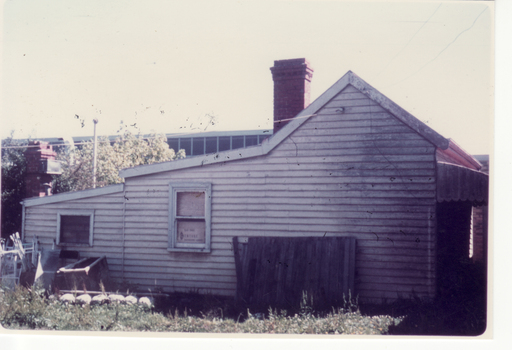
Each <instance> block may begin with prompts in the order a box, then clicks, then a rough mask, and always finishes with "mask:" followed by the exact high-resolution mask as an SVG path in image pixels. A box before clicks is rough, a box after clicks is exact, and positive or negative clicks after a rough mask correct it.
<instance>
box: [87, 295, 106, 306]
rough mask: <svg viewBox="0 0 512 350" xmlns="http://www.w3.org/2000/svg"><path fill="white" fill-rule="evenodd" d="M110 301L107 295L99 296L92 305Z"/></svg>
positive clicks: (93, 299)
mask: <svg viewBox="0 0 512 350" xmlns="http://www.w3.org/2000/svg"><path fill="white" fill-rule="evenodd" d="M109 300H110V299H109V298H108V297H107V296H106V295H105V294H98V295H95V296H94V297H93V298H92V300H91V304H103V303H107V302H108V301H109Z"/></svg>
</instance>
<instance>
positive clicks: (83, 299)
mask: <svg viewBox="0 0 512 350" xmlns="http://www.w3.org/2000/svg"><path fill="white" fill-rule="evenodd" d="M91 299H92V298H91V296H90V295H89V294H82V295H80V296H78V297H76V302H77V303H80V304H90V303H91Z"/></svg>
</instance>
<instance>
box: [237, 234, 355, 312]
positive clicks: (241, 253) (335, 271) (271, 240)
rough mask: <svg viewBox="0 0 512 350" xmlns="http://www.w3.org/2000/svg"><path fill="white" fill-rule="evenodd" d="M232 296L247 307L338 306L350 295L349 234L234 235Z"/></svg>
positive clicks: (352, 246)
mask: <svg viewBox="0 0 512 350" xmlns="http://www.w3.org/2000/svg"><path fill="white" fill-rule="evenodd" d="M233 246H234V253H235V263H236V275H237V301H238V302H241V303H244V304H245V305H251V306H260V307H264V306H267V307H268V306H269V305H271V306H275V307H286V308H288V307H298V306H299V305H300V302H301V301H302V298H303V296H304V294H303V293H307V296H308V302H311V300H310V299H311V298H313V304H314V305H313V306H317V307H318V306H320V307H325V306H330V305H341V304H342V303H343V300H344V299H346V300H348V296H349V291H350V292H351V295H352V296H354V295H355V292H354V273H355V247H356V239H355V238H353V237H250V238H248V240H247V243H240V242H239V239H238V237H233Z"/></svg>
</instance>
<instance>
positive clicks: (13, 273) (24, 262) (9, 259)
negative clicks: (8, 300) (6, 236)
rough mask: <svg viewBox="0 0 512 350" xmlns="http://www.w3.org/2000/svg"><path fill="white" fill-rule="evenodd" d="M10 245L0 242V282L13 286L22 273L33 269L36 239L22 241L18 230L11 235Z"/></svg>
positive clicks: (9, 286) (35, 256) (18, 281)
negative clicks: (27, 241)
mask: <svg viewBox="0 0 512 350" xmlns="http://www.w3.org/2000/svg"><path fill="white" fill-rule="evenodd" d="M10 240H11V242H12V245H8V244H7V243H8V242H6V241H4V240H2V242H0V284H1V285H2V286H3V287H8V288H13V287H14V286H15V285H18V284H20V279H21V276H22V273H29V272H31V271H34V269H35V265H36V263H37V257H38V241H37V237H34V239H33V240H32V242H30V243H23V242H22V241H21V238H20V234H19V233H18V232H16V233H14V234H12V235H11V237H10Z"/></svg>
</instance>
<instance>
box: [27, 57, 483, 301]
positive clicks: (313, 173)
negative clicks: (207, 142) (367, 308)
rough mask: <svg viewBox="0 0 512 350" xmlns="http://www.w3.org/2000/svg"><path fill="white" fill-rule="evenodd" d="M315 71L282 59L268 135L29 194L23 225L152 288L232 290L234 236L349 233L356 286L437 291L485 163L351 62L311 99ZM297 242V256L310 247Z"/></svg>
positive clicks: (464, 247) (383, 292) (378, 296)
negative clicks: (103, 183) (78, 186)
mask: <svg viewBox="0 0 512 350" xmlns="http://www.w3.org/2000/svg"><path fill="white" fill-rule="evenodd" d="M312 74H313V70H312V69H311V68H310V66H309V64H308V62H307V61H306V60H304V59H294V60H285V61H276V62H275V65H274V67H273V68H272V75H273V78H274V110H275V123H276V126H277V127H276V130H275V131H274V134H273V136H272V137H270V138H268V139H266V140H264V141H263V142H262V143H261V145H255V146H250V147H247V148H244V149H238V150H228V151H223V152H215V153H211V154H207V155H205V156H199V157H192V158H188V159H183V160H179V161H174V162H166V163H159V164H153V165H146V166H140V167H135V168H130V169H124V170H122V171H121V172H120V175H121V176H122V177H124V179H125V183H124V184H119V185H114V186H108V187H104V188H97V189H92V190H85V191H79V192H72V193H64V194H58V195H54V196H50V197H42V198H30V199H26V200H25V201H24V202H23V206H24V221H23V236H24V238H25V239H31V238H32V237H33V236H34V235H37V236H38V238H39V241H40V244H41V245H42V246H44V247H46V248H47V249H51V247H52V245H53V244H55V246H56V247H57V248H58V249H66V250H68V249H69V250H78V251H80V254H81V256H101V255H106V256H107V259H108V264H109V267H110V271H111V275H112V276H113V277H115V278H118V279H124V280H126V281H129V282H131V283H137V284H139V286H140V287H141V288H144V289H152V290H154V289H155V288H161V289H163V290H164V291H190V290H194V291H197V290H198V291H200V292H208V293H212V294H216V295H229V296H233V295H235V293H236V291H237V266H236V264H235V255H236V254H235V252H239V250H238V249H233V248H234V241H233V237H237V240H236V241H239V242H242V243H244V242H250V239H251V237H316V238H318V239H319V238H324V237H325V238H327V237H346V238H350V239H351V240H352V241H351V242H354V243H353V245H352V246H350V249H349V248H347V249H348V250H347V252H348V251H349V250H350V251H351V254H352V256H353V258H354V263H353V264H352V265H350V266H348V265H344V267H343V268H341V269H340V271H338V272H336V273H339V274H343V273H350V271H353V275H352V277H351V278H352V281H351V285H352V287H351V289H352V290H351V292H352V294H357V295H359V298H360V300H373V301H382V300H383V299H387V300H393V299H396V298H399V297H409V296H411V295H413V294H414V295H417V296H419V297H434V296H435V295H436V293H437V291H438V288H439V286H440V284H441V283H440V279H441V276H442V275H443V274H444V273H445V272H446V271H447V270H449V269H451V268H452V265H453V264H456V262H457V261H459V260H460V259H463V258H465V257H467V256H468V252H469V232H470V228H469V227H470V215H471V208H472V206H476V205H481V204H484V203H486V201H487V191H488V190H487V188H488V177H487V175H486V174H483V173H481V172H480V171H479V169H480V168H481V165H480V163H479V162H478V161H477V160H476V159H474V158H473V157H471V156H470V155H469V154H467V153H466V152H465V151H464V150H462V149H461V148H460V147H459V146H457V144H456V143H455V142H454V141H452V140H450V139H446V138H444V137H443V136H441V135H439V134H438V133H437V132H435V131H434V130H432V129H431V128H430V127H428V126H427V125H425V124H424V123H422V122H421V121H419V120H418V119H416V118H415V117H414V116H412V115H411V114H409V113H408V112H406V111H405V110H403V109H402V108H401V107H399V106H398V105H396V104H395V103H394V102H392V101H391V100H389V99H388V98H387V97H385V96H384V95H382V94H381V93H380V92H379V91H377V90H376V89H374V88H373V87H372V86H370V85H369V84H368V83H366V82H365V81H364V80H362V79H361V78H359V77H358V76H357V75H356V74H354V73H353V72H350V71H349V72H348V73H346V74H345V75H344V76H343V77H342V78H341V79H340V80H338V81H337V82H336V83H335V84H334V85H333V86H332V87H330V88H329V89H328V90H327V91H325V92H324V93H323V94H322V95H321V96H320V97H319V98H317V99H316V100H315V101H313V102H312V103H311V104H309V101H308V98H309V84H310V81H311V77H312ZM347 242H348V241H347ZM301 244H303V243H301ZM304 244H306V246H307V240H306V243H304ZM343 244H345V243H343ZM347 244H348V243H347ZM351 244H352V243H351ZM236 248H238V247H236ZM260 249H261V247H260ZM263 249H266V250H268V251H271V250H272V249H271V247H263ZM289 251H291V248H290V250H289ZM297 254H298V253H297ZM297 254H295V256H293V254H292V257H291V258H290V261H293V260H294V259H295V260H299V259H306V258H305V256H306V255H304V256H301V257H300V256H297ZM329 254H331V255H325V256H331V258H332V259H334V258H335V257H336V256H337V255H338V254H337V253H336V251H334V252H331V253H329ZM340 254H341V253H340ZM325 256H323V257H322V259H324V260H325V261H328V259H327V258H326V257H325ZM347 256H348V255H347ZM317 258H318V259H320V256H317ZM326 259H327V260H326ZM306 260H307V259H306ZM347 261H348V260H347ZM269 263H270V261H269ZM272 263H275V262H272ZM343 269H345V270H343ZM319 271H320V270H319ZM324 271H325V269H324V270H322V271H321V272H322V273H323V272H324ZM331 271H334V270H331ZM343 271H345V272H343ZM239 272H240V271H239ZM329 273H331V272H329ZM332 273H334V272H332ZM239 282H240V275H239ZM238 287H239V288H240V286H238Z"/></svg>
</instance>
